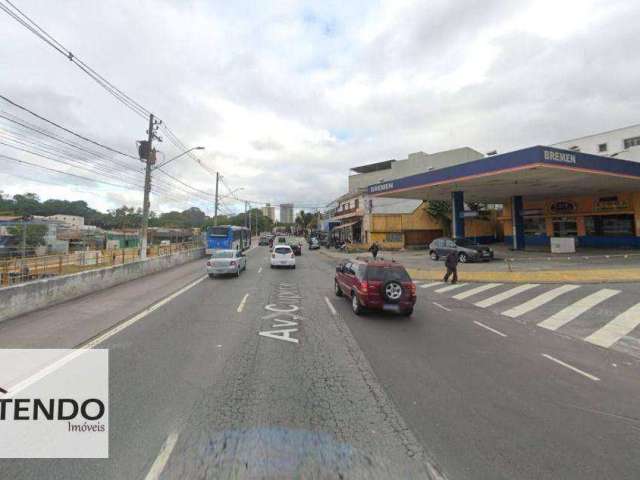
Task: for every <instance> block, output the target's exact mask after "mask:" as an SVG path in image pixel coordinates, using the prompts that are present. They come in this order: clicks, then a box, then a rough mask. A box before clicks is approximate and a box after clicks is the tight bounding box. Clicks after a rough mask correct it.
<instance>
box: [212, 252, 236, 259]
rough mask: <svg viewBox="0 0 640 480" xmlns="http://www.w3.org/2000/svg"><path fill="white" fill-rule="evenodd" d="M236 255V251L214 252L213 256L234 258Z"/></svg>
mask: <svg viewBox="0 0 640 480" xmlns="http://www.w3.org/2000/svg"><path fill="white" fill-rule="evenodd" d="M234 256H235V252H213V255H211V258H233V257H234Z"/></svg>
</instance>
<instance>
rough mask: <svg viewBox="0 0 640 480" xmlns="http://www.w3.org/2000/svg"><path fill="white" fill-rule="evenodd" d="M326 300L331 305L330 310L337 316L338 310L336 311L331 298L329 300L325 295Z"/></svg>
mask: <svg viewBox="0 0 640 480" xmlns="http://www.w3.org/2000/svg"><path fill="white" fill-rule="evenodd" d="M324 301H325V302H326V303H327V307H329V310H331V315H333V316H336V315H337V314H338V312H336V309H335V308H334V306H333V304H332V303H331V300H329V299H328V298H327V297H324Z"/></svg>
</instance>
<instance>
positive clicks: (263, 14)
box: [0, 0, 640, 214]
mask: <svg viewBox="0 0 640 480" xmlns="http://www.w3.org/2000/svg"><path fill="white" fill-rule="evenodd" d="M0 1H1V0H0ZM14 3H15V4H16V5H17V6H18V7H19V8H21V9H22V10H23V11H24V12H25V13H26V14H28V15H29V16H30V17H31V18H32V19H34V20H35V21H36V22H37V23H39V24H40V25H41V26H42V27H43V28H45V29H46V30H47V31H48V32H49V33H50V34H52V35H53V36H54V37H56V38H57V39H58V40H59V41H60V42H61V43H62V44H63V45H65V46H66V47H67V48H69V49H70V50H71V51H73V52H74V53H75V55H77V56H78V57H79V58H81V59H82V60H84V61H85V62H86V63H88V64H89V65H90V66H92V67H93V68H94V69H95V70H97V71H98V72H100V73H101V74H102V75H104V76H105V77H106V78H108V79H109V80H110V81H111V82H113V83H114V84H115V85H117V86H118V87H119V88H120V89H122V90H123V91H125V92H126V93H127V94H128V95H130V96H131V97H132V98H134V99H135V100H137V101H138V102H139V103H140V104H142V105H144V106H145V107H146V108H148V109H149V110H151V111H153V112H154V113H155V114H157V115H158V116H159V117H160V118H162V119H163V120H164V121H165V122H166V124H167V125H169V126H170V128H171V129H172V130H173V131H174V132H175V133H176V134H177V135H178V137H180V139H181V140H182V141H183V142H184V143H185V144H186V145H188V146H195V145H203V146H205V147H206V150H205V151H204V152H199V156H200V158H201V159H202V161H203V162H204V163H205V164H206V165H207V166H208V168H209V169H211V170H219V171H220V172H221V173H222V174H223V175H224V177H225V180H226V184H227V185H228V186H229V187H230V188H232V189H233V188H238V187H243V190H242V191H240V192H238V193H237V194H238V195H239V196H241V197H243V198H248V199H252V200H255V201H258V202H264V201H271V202H273V203H280V202H284V201H290V202H293V203H295V204H297V205H305V206H308V207H311V206H316V205H324V204H326V203H327V202H328V201H330V200H332V199H333V198H335V197H337V196H338V195H340V194H341V193H343V192H344V191H345V190H346V186H347V175H348V171H349V168H350V167H353V166H356V165H361V164H366V163H371V162H376V161H381V160H385V159H389V158H396V159H401V158H406V156H407V154H409V153H411V152H415V151H419V150H422V151H425V152H437V151H441V150H446V149H450V148H456V147H460V146H470V147H472V148H475V149H477V150H479V151H481V152H487V151H489V150H493V149H497V150H498V151H500V152H504V151H508V150H512V149H515V148H518V147H526V146H530V145H534V144H549V143H554V142H557V141H561V140H564V139H568V138H572V137H577V136H582V135H586V134H589V133H594V132H598V131H603V130H608V129H612V128H617V127H621V126H625V125H629V124H633V123H638V122H640V113H639V112H640V89H639V88H638V85H640V58H639V56H638V45H640V29H639V28H638V25H640V2H636V1H629V0H625V1H622V0H620V1H616V0H606V1H592V0H576V1H573V0H569V1H564V0H551V1H545V0H535V1H516V0H480V1H453V0H422V1H401V0H392V1H370V2H365V1H352V0H350V1H344V0H342V1H333V0H324V1H322V2H298V1H293V0H292V1H274V2H267V1H259V2H250V1H246V2H245V1H242V0H236V1H227V0H224V1H218V2H214V1H194V2H189V1H187V0H179V1H159V0H155V1H150V0H146V1H145V0H140V1H134V2H132V1H113V0H111V1H92V0H75V1H66V0H56V1H55V2H54V1H50V0H14ZM0 31H2V42H0V72H1V74H0V93H1V94H3V95H5V96H7V97H10V98H12V99H14V100H15V101H17V102H18V103H21V104H23V105H25V106H28V107H30V108H32V109H34V110H35V111H37V112H39V113H42V114H43V115H45V116H47V117H48V118H51V119H53V120H55V121H58V122H60V123H62V124H64V125H67V126H69V127H71V128H73V129H75V130H77V131H79V132H82V133H84V134H86V135H87V136H89V137H91V138H95V139H97V140H100V141H103V142H105V143H107V144H109V145H113V146H115V147H118V148H121V149H125V150H126V151H127V152H130V153H132V154H134V153H135V145H134V142H135V141H136V140H138V139H141V138H144V136H145V130H146V125H145V122H144V120H143V119H141V118H139V117H138V116H136V115H135V114H134V113H132V112H131V111H130V110H128V109H126V108H125V107H124V106H123V105H121V104H120V103H118V102H117V101H115V100H114V99H113V97H111V96H109V95H108V94H107V93H106V92H105V91H104V90H102V89H101V88H100V87H99V86H97V85H96V84H95V83H94V82H93V81H92V80H91V79H90V78H88V77H87V76H86V75H84V74H83V73H82V72H81V71H80V70H78V68H77V67H74V66H73V64H71V63H70V62H68V61H66V60H65V59H64V58H63V57H61V56H60V55H59V54H57V53H56V52H55V51H53V50H52V49H51V48H50V47H48V46H47V45H46V44H44V43H43V42H42V41H40V40H39V39H37V38H36V37H35V36H34V35H33V34H31V33H30V32H28V31H27V30H25V29H24V28H23V27H21V26H20V25H18V24H17V23H16V22H15V21H14V20H12V19H10V18H9V17H8V16H7V15H6V14H4V13H2V12H0ZM4 108H5V105H3V104H0V109H4ZM0 135H1V133H0ZM159 148H160V150H162V151H163V152H164V154H165V155H166V157H165V158H168V157H170V156H173V155H175V154H177V153H179V152H178V151H176V150H175V149H174V148H173V147H172V145H171V144H169V143H168V142H163V143H162V144H160V147H159ZM0 153H5V154H11V155H14V156H16V152H15V151H11V150H9V149H6V148H5V147H3V146H1V145H0ZM21 158H27V157H21ZM128 161H129V162H131V164H132V167H134V168H137V167H138V166H139V165H136V161H134V160H131V159H129V160H128ZM44 164H46V165H53V166H54V167H55V166H56V165H55V164H51V163H46V162H44ZM57 168H59V166H58V167H57ZM167 168H168V171H170V172H171V173H172V174H174V175H176V176H178V177H179V178H181V179H182V180H183V181H185V182H187V183H189V184H191V185H193V186H195V187H197V188H199V189H201V190H204V191H207V192H213V186H214V183H215V179H214V178H213V177H212V176H211V175H210V174H209V173H207V171H206V170H205V169H203V168H201V167H200V166H198V165H197V164H196V163H195V162H194V161H193V160H191V159H189V158H185V157H183V158H182V159H180V160H177V161H176V162H174V163H173V164H172V166H171V167H167ZM70 171H72V170H70ZM34 180H37V181H34ZM0 190H3V191H4V192H5V194H15V193H21V192H25V191H33V192H36V193H38V194H39V195H40V196H41V197H42V198H51V197H55V198H67V199H74V200H75V199H84V200H87V201H88V203H89V204H90V205H91V206H93V207H95V208H99V209H102V210H105V209H107V208H113V207H116V206H119V205H122V204H123V203H126V204H128V205H133V206H140V205H141V203H142V192H141V191H136V190H135V189H118V188H115V187H111V186H108V185H100V184H88V183H87V182H82V181H78V180H74V179H73V178H66V179H65V178H64V177H60V176H58V175H48V174H46V173H44V172H38V171H37V170H36V171H34V169H32V168H25V167H20V166H17V165H15V164H10V163H9V162H7V161H5V160H3V159H2V158H0ZM222 191H223V192H226V187H223V188H222ZM177 200H180V198H175V199H172V198H169V196H166V195H156V196H154V197H153V198H152V209H154V210H156V211H167V210H171V209H175V208H178V209H183V208H188V207H190V206H194V205H195V206H199V207H201V208H203V209H205V211H207V213H209V214H210V213H211V211H212V202H209V203H205V202H203V201H202V200H200V199H193V200H191V201H189V200H186V199H185V197H184V196H182V197H181V201H177ZM225 208H226V209H239V208H240V207H239V206H238V205H235V206H234V205H232V204H231V203H230V202H229V200H227V201H226V206H225Z"/></svg>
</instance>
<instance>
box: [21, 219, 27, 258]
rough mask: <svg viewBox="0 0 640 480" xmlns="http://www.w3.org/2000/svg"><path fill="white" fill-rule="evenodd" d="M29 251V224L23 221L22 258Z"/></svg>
mask: <svg viewBox="0 0 640 480" xmlns="http://www.w3.org/2000/svg"><path fill="white" fill-rule="evenodd" d="M26 251H27V224H26V223H25V221H24V220H23V221H22V258H23V259H24V257H25V255H26Z"/></svg>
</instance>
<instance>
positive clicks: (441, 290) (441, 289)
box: [435, 283, 466, 293]
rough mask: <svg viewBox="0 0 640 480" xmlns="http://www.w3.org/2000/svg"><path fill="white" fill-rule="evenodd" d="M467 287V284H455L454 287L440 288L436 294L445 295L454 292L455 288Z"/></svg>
mask: <svg viewBox="0 0 640 480" xmlns="http://www.w3.org/2000/svg"><path fill="white" fill-rule="evenodd" d="M465 285H466V283H454V284H453V285H448V286H446V287H442V288H439V289H437V290H435V292H436V293H444V292H448V291H449V290H453V289H455V288H460V287H464V286H465Z"/></svg>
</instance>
